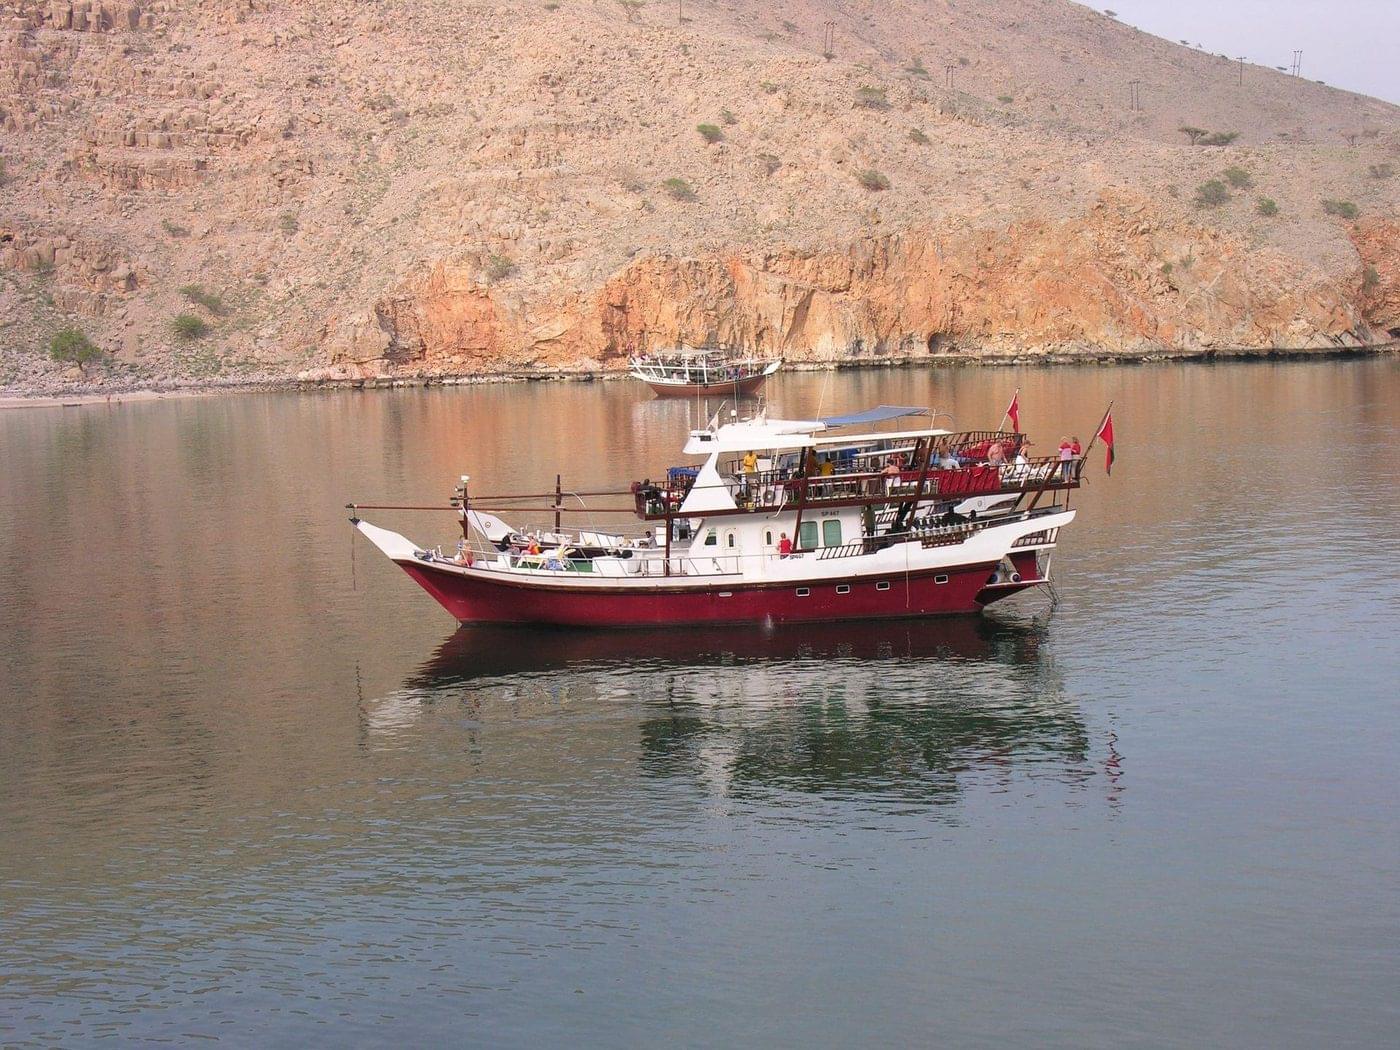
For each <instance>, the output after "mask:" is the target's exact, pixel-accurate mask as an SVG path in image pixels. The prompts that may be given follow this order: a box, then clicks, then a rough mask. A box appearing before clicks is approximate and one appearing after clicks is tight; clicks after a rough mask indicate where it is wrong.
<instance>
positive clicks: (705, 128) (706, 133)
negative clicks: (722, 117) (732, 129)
mask: <svg viewBox="0 0 1400 1050" xmlns="http://www.w3.org/2000/svg"><path fill="white" fill-rule="evenodd" d="M695 130H696V131H698V132H700V137H701V138H702V139H704V140H705V141H706V142H709V143H712V144H713V143H716V142H719V141H720V140H721V139H723V138H724V132H722V131H720V129H719V127H718V126H717V125H714V124H696V125H695Z"/></svg>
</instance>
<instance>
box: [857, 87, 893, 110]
mask: <svg viewBox="0 0 1400 1050" xmlns="http://www.w3.org/2000/svg"><path fill="white" fill-rule="evenodd" d="M856 106H858V107H859V108H861V109H889V108H890V101H889V99H888V98H886V97H885V89H884V88H878V87H858V88H856Z"/></svg>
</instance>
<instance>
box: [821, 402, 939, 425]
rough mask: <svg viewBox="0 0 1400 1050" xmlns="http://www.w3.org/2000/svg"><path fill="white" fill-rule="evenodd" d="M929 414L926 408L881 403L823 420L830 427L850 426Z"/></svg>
mask: <svg viewBox="0 0 1400 1050" xmlns="http://www.w3.org/2000/svg"><path fill="white" fill-rule="evenodd" d="M929 414H930V413H929V410H928V409H926V408H907V407H901V406H900V405H879V406H878V407H876V408H867V409H866V410H865V411H864V412H852V413H850V414H849V415H844V416H827V417H825V418H824V419H823V420H822V421H821V422H823V423H825V424H826V425H827V426H829V427H850V426H855V425H856V424H858V423H883V422H884V421H885V420H887V419H899V418H900V417H901V416H927V415H929Z"/></svg>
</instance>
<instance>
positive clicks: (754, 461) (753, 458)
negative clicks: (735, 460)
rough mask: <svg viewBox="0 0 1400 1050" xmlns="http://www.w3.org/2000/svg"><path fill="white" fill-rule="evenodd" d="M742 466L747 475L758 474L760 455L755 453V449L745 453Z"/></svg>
mask: <svg viewBox="0 0 1400 1050" xmlns="http://www.w3.org/2000/svg"><path fill="white" fill-rule="evenodd" d="M742 466H743V471H744V473H745V474H757V473H758V453H757V452H755V451H754V450H753V449H749V450H748V451H747V452H745V453H744V459H743V464H742Z"/></svg>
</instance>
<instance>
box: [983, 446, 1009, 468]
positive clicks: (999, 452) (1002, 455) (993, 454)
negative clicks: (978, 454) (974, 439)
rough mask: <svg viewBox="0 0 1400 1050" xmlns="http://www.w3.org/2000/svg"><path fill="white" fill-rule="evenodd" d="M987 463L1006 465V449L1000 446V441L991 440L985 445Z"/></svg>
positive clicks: (991, 465)
mask: <svg viewBox="0 0 1400 1050" xmlns="http://www.w3.org/2000/svg"><path fill="white" fill-rule="evenodd" d="M987 465H988V466H989V467H1004V466H1006V449H1004V448H1002V445H1001V442H1000V441H993V442H992V443H991V444H990V445H988V446H987Z"/></svg>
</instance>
